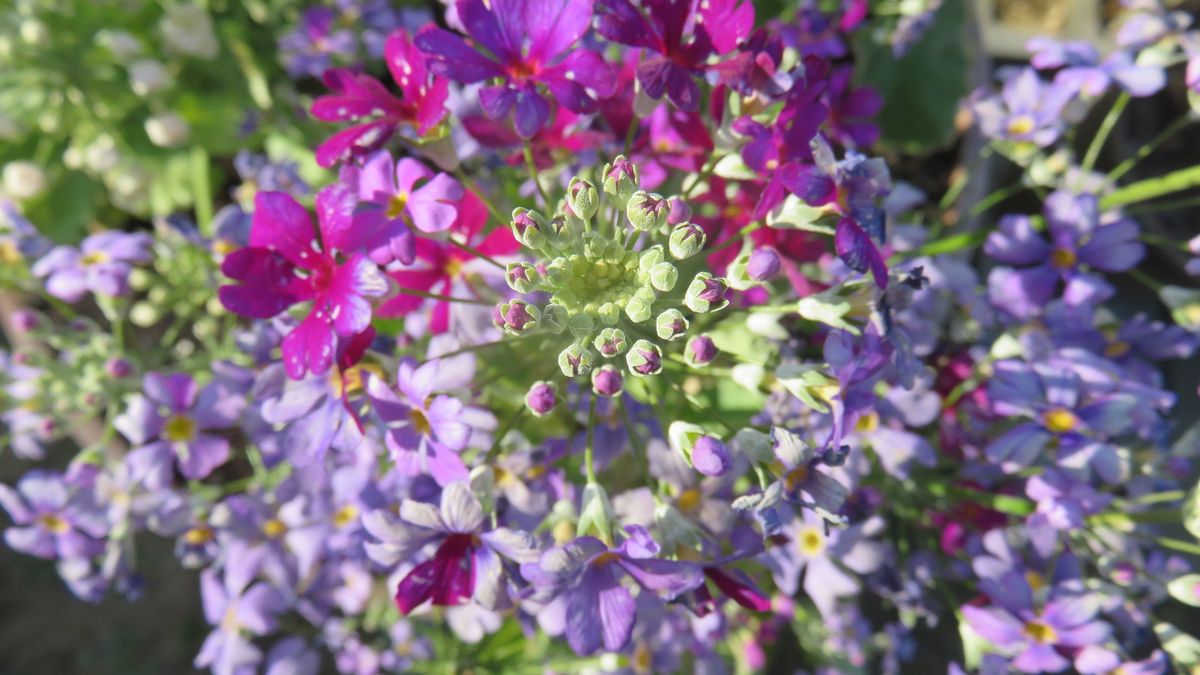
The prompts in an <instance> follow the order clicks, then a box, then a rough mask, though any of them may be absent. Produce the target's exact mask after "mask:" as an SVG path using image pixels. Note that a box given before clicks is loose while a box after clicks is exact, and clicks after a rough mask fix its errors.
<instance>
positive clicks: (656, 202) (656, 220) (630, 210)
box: [625, 190, 671, 232]
mask: <svg viewBox="0 0 1200 675" xmlns="http://www.w3.org/2000/svg"><path fill="white" fill-rule="evenodd" d="M670 212H671V205H670V203H669V202H668V201H667V199H666V198H665V197H663V196H662V195H660V194H655V193H653V192H646V191H644V190H638V191H637V192H635V193H633V196H632V197H630V198H629V204H628V205H626V207H625V215H626V216H627V217H628V218H629V222H630V224H632V225H633V229H635V230H638V231H641V232H649V231H651V230H657V229H658V228H660V227H662V226H663V225H666V224H667V215H668V214H669V213H670Z"/></svg>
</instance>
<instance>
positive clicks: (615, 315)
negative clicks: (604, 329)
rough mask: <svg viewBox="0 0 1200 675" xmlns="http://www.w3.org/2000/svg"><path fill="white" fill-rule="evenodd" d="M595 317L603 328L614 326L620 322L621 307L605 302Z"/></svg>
mask: <svg viewBox="0 0 1200 675" xmlns="http://www.w3.org/2000/svg"><path fill="white" fill-rule="evenodd" d="M596 315H597V316H599V317H600V323H603V324H604V325H605V326H615V325H617V322H618V321H620V320H621V307H620V305H617V304H616V303H612V302H606V303H604V304H603V305H600V308H599V309H597V310H596Z"/></svg>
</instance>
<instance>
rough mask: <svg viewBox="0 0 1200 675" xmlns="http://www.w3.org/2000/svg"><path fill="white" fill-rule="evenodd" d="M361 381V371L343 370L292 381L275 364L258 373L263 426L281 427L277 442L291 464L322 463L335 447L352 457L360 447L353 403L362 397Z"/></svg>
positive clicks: (256, 395) (257, 394) (257, 391)
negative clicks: (266, 424) (352, 452)
mask: <svg viewBox="0 0 1200 675" xmlns="http://www.w3.org/2000/svg"><path fill="white" fill-rule="evenodd" d="M363 378H364V372H363V370H362V369H360V368H348V369H341V368H339V369H338V370H336V371H334V372H332V373H330V374H328V375H310V376H308V377H306V378H304V379H302V380H293V379H291V378H289V377H287V376H286V374H285V373H284V371H283V368H282V366H281V365H279V364H273V365H271V366H268V367H267V368H266V369H264V370H263V371H262V373H260V374H259V376H258V379H257V380H256V382H255V384H254V391H253V398H254V400H256V401H259V402H261V411H260V414H261V415H262V419H263V421H265V422H267V423H268V424H271V425H282V426H283V430H282V431H281V432H280V433H279V441H280V444H281V445H282V447H283V449H284V451H285V452H286V453H287V455H286V456H287V459H289V460H290V461H292V462H293V463H294V464H296V465H297V466H307V465H310V464H312V463H313V462H319V461H320V460H321V458H322V457H324V453H325V451H326V450H328V449H329V448H331V447H332V448H333V449H334V450H338V451H342V452H349V451H353V450H355V449H357V448H358V447H359V446H360V445H361V444H362V442H363V433H362V430H361V429H360V428H359V421H358V420H357V419H356V418H355V416H354V414H353V412H352V408H353V404H352V401H356V400H358V399H359V397H361V395H362V389H363V384H364V383H363ZM351 397H354V398H353V399H352V398H351ZM271 459H272V460H275V459H283V458H282V457H280V458H274V457H272V458H271Z"/></svg>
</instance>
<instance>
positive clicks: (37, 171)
mask: <svg viewBox="0 0 1200 675" xmlns="http://www.w3.org/2000/svg"><path fill="white" fill-rule="evenodd" d="M4 191H5V192H6V193H7V194H8V196H9V197H12V198H13V199H18V200H24V199H33V198H34V197H36V196H38V195H40V194H42V193H43V192H45V191H46V174H45V173H43V172H42V169H41V167H39V166H38V165H37V164H34V163H33V162H27V161H24V160H17V161H15V162H9V163H8V164H5V165H4Z"/></svg>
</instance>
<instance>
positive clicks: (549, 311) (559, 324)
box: [541, 304, 570, 335]
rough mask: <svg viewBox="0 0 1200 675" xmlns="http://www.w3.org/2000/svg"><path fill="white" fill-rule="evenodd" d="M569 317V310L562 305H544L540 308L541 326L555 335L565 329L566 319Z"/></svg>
mask: <svg viewBox="0 0 1200 675" xmlns="http://www.w3.org/2000/svg"><path fill="white" fill-rule="evenodd" d="M569 317H570V312H569V311H567V308H566V307H563V306H562V305H554V304H551V305H546V306H545V307H544V308H543V309H542V319H541V323H542V328H544V329H546V330H548V331H550V332H551V333H554V334H555V335H557V334H559V333H561V332H563V331H564V330H566V329H567V320H568V318H569Z"/></svg>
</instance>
